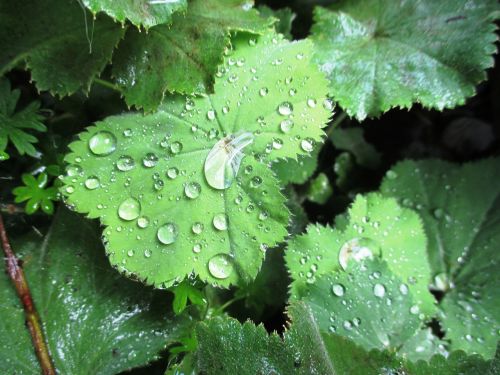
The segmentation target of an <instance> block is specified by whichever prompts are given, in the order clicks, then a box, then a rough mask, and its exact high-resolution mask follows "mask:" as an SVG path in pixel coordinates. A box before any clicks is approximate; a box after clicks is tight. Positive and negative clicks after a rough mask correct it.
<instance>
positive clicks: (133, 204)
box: [118, 198, 141, 221]
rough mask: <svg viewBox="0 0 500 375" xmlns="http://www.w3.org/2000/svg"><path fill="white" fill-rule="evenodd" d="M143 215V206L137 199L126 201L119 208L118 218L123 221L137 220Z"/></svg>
mask: <svg viewBox="0 0 500 375" xmlns="http://www.w3.org/2000/svg"><path fill="white" fill-rule="evenodd" d="M140 213H141V204H140V203H139V201H138V200H137V199H135V198H128V199H125V200H124V201H123V202H122V203H121V204H120V206H119V207H118V216H119V217H120V218H121V219H123V220H127V221H130V220H135V219H137V218H138V217H139V215H140Z"/></svg>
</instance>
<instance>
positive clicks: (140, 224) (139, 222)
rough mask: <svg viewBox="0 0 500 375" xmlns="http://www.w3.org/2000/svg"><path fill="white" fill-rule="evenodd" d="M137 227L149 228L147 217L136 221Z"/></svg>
mask: <svg viewBox="0 0 500 375" xmlns="http://www.w3.org/2000/svg"><path fill="white" fill-rule="evenodd" d="M137 226H138V227H139V228H143V229H144V228H147V227H148V226H149V218H148V217H147V216H141V217H140V218H139V219H137Z"/></svg>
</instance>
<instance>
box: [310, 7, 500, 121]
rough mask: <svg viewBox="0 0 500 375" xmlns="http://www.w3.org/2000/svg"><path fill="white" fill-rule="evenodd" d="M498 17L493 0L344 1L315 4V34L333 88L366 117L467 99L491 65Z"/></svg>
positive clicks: (356, 113) (351, 108) (351, 111)
mask: <svg viewBox="0 0 500 375" xmlns="http://www.w3.org/2000/svg"><path fill="white" fill-rule="evenodd" d="M499 15H500V12H499V7H498V3H497V2H496V1H494V0H471V1H470V0H444V1H434V0H411V1H404V2H399V3H390V2H384V3H381V2H380V1H378V0H342V1H339V2H337V3H336V4H335V5H333V6H332V7H331V8H330V9H327V8H321V7H318V8H316V10H315V14H314V21H315V23H314V25H313V27H312V30H311V32H312V39H313V40H314V42H315V45H316V60H317V62H318V64H320V66H321V69H322V70H323V71H324V72H325V73H326V74H327V75H328V77H329V79H330V92H331V94H332V95H333V97H334V99H335V100H337V101H338V103H339V104H340V106H341V107H342V108H343V109H344V110H345V111H346V112H347V113H348V114H349V115H350V116H355V117H356V118H358V119H359V120H363V119H364V118H366V117H367V116H369V117H371V116H378V115H380V114H381V113H383V112H386V111H388V110H389V109H391V108H393V107H404V108H409V107H411V106H412V104H413V103H414V102H418V103H420V104H422V105H423V106H425V107H429V108H437V109H439V110H442V109H443V108H451V107H455V106H457V105H460V104H463V103H464V102H465V99H467V98H468V97H470V96H472V95H474V94H475V85H477V84H478V83H479V82H481V81H483V80H484V79H485V78H486V74H485V69H487V68H490V67H492V66H493V58H492V56H491V55H492V54H494V53H495V52H496V47H495V44H494V43H495V41H496V40H497V39H498V37H497V35H496V34H495V29H496V27H495V24H494V23H493V21H494V20H495V19H497V18H498V17H499Z"/></svg>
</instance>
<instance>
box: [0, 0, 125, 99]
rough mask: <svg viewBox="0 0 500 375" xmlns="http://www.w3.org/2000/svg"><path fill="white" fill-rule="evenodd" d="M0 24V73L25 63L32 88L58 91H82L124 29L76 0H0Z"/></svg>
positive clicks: (106, 59) (101, 68)
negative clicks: (84, 8)
mask: <svg viewBox="0 0 500 375" xmlns="http://www.w3.org/2000/svg"><path fill="white" fill-rule="evenodd" d="M0 24H1V25H2V30H1V31H0V45H1V46H2V49H1V51H0V74H3V73H5V72H7V71H9V70H10V69H12V68H14V67H16V65H18V64H19V63H21V62H26V65H27V67H28V68H29V69H30V70H31V77H32V80H33V81H35V83H36V86H37V88H38V90H49V91H50V92H52V93H55V94H58V95H60V96H64V95H69V94H72V93H74V92H75V91H77V90H78V89H79V88H80V87H82V88H83V89H84V90H86V91H88V89H89V87H90V84H91V82H92V79H93V78H94V77H96V76H97V75H99V74H100V73H101V71H102V70H103V69H104V67H105V66H106V64H107V63H108V62H109V60H110V59H111V54H112V52H113V48H114V47H115V46H116V44H117V43H118V41H119V40H120V39H121V38H122V37H123V35H124V33H125V29H123V28H121V27H120V26H119V25H117V24H115V23H114V22H113V21H112V20H111V19H109V18H108V17H105V16H102V17H101V16H98V17H97V18H96V19H95V20H93V17H92V15H91V14H90V13H88V12H86V11H85V10H82V7H81V5H80V4H79V2H78V1H77V0H71V1H67V0H47V1H29V2H26V1H3V2H2V3H1V4H0Z"/></svg>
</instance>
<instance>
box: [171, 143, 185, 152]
mask: <svg viewBox="0 0 500 375" xmlns="http://www.w3.org/2000/svg"><path fill="white" fill-rule="evenodd" d="M170 151H171V152H172V154H178V153H179V152H181V151H182V143H180V142H173V143H172V144H171V145H170Z"/></svg>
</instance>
